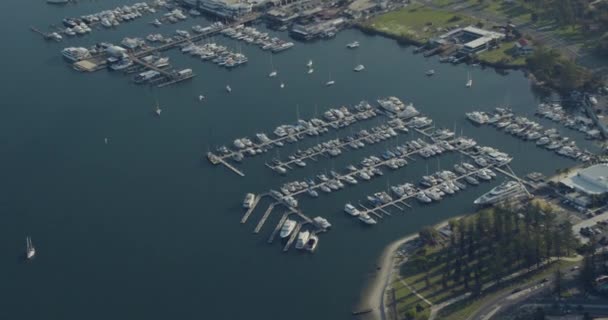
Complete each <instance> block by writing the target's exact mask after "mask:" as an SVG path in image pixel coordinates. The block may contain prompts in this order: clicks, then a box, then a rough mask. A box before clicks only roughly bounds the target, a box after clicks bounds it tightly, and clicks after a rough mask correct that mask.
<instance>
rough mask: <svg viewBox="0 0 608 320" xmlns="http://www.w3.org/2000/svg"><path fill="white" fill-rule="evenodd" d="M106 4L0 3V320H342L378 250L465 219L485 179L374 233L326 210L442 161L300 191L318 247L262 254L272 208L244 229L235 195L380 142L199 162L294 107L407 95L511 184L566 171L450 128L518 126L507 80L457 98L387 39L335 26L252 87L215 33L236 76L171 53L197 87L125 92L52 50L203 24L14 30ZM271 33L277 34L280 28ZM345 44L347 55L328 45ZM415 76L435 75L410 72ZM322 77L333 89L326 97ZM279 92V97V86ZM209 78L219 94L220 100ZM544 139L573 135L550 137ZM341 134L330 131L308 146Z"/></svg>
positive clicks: (519, 99) (457, 73) (489, 79)
mask: <svg viewBox="0 0 608 320" xmlns="http://www.w3.org/2000/svg"><path fill="white" fill-rule="evenodd" d="M120 3H123V1H117V0H112V1H83V2H81V3H80V4H78V5H71V6H67V7H59V8H57V7H50V6H47V5H46V4H44V1H36V2H32V1H17V0H8V1H3V2H0V12H3V13H4V14H3V19H0V21H1V22H0V23H2V24H3V25H2V29H3V30H4V33H3V35H4V39H5V47H4V49H3V50H2V61H4V62H5V63H4V64H3V66H4V68H3V71H4V76H3V77H2V80H1V81H2V83H1V85H2V89H1V90H0V96H1V100H0V101H2V109H3V112H2V116H1V117H0V147H1V148H0V150H1V153H0V156H1V157H2V161H1V163H2V166H0V179H1V183H0V186H1V187H0V188H1V189H0V271H1V274H2V277H1V278H0V279H1V280H0V281H1V283H2V285H1V286H0V317H1V318H6V319H42V318H46V319H66V320H67V319H82V318H86V319H108V318H112V319H168V318H174V319H177V318H179V319H201V318H205V319H245V318H249V319H279V318H283V317H285V315H289V318H290V319H294V320H296V319H311V318H314V319H349V318H350V316H349V314H350V311H351V307H352V306H353V304H354V303H355V302H356V299H357V297H358V296H359V290H360V289H361V286H362V285H363V282H364V280H365V278H366V275H367V274H368V272H369V271H370V270H372V269H373V268H374V265H373V263H374V259H375V257H376V256H377V255H378V254H379V252H380V250H381V248H382V247H383V246H384V245H386V244H387V243H388V242H390V241H391V240H394V239H396V238H398V237H400V236H403V235H405V234H408V233H411V232H415V231H416V230H417V229H419V228H420V227H421V226H423V225H427V224H431V223H435V222H438V221H440V220H443V219H445V218H447V217H450V216H455V215H459V214H462V213H466V212H470V211H471V210H472V200H473V199H474V198H475V197H477V196H479V195H480V194H482V193H484V192H486V191H487V190H488V189H489V188H490V187H491V186H493V185H495V184H497V183H499V182H500V180H501V179H499V180H498V181H495V182H493V183H492V184H486V185H484V186H481V187H477V188H469V189H467V190H466V191H465V192H463V193H461V194H459V195H458V196H456V197H452V198H450V199H447V200H445V201H443V202H442V203H440V204H437V205H431V206H427V207H421V206H418V205H416V204H415V205H414V207H413V209H411V210H408V211H407V212H406V213H395V214H394V215H393V216H392V217H391V218H388V219H385V220H383V221H382V222H381V223H379V224H378V225H377V226H375V227H374V228H363V227H362V226H361V225H360V223H358V221H354V220H353V219H350V218H348V217H347V216H346V215H345V214H344V213H343V212H342V208H343V206H344V203H346V202H349V201H351V202H357V201H358V200H362V199H364V198H365V195H367V194H369V193H371V192H376V191H379V190H381V189H384V188H386V186H387V184H389V183H390V184H392V183H397V182H406V181H416V180H417V179H419V177H420V176H422V175H424V174H425V173H426V172H427V170H428V171H429V172H432V171H435V170H436V169H437V168H438V167H448V166H451V165H452V164H453V163H454V162H456V161H459V160H460V156H458V155H447V156H442V157H441V158H440V160H437V159H432V160H429V161H426V162H425V161H423V160H421V159H419V160H417V161H415V162H413V163H411V164H410V165H408V166H407V167H405V168H403V169H401V170H399V171H397V172H394V173H390V174H388V171H387V174H386V175H385V177H384V178H381V179H376V180H373V181H372V182H370V183H365V184H360V185H358V186H357V187H350V188H348V189H347V190H344V191H340V192H337V193H333V194H331V195H330V196H324V195H322V196H321V197H320V198H319V199H317V200H309V199H305V197H302V198H301V201H300V202H301V203H302V207H303V210H304V211H305V212H306V213H307V214H309V215H310V216H316V215H322V216H325V217H327V218H328V219H329V220H330V221H331V222H332V223H333V225H334V229H333V230H332V231H331V232H329V233H327V234H323V235H322V236H321V240H320V244H319V247H318V250H317V252H316V253H315V254H314V255H309V254H298V253H296V252H295V250H292V251H290V252H289V253H287V254H284V253H282V250H281V249H282V246H281V245H280V244H278V243H275V244H273V245H268V244H267V243H266V240H267V238H268V235H269V234H270V232H271V231H272V228H273V227H274V225H275V224H276V222H277V221H278V220H279V217H280V213H281V212H280V210H276V211H275V212H274V213H273V215H271V217H270V219H269V220H268V222H267V223H266V225H265V227H264V229H262V232H261V233H260V234H259V235H254V234H253V233H252V231H253V228H254V226H255V224H256V223H257V221H258V220H259V218H260V217H261V215H262V213H263V211H264V210H265V208H266V203H262V205H261V206H260V207H259V208H258V210H256V212H254V214H253V215H252V217H251V218H250V221H249V223H247V224H245V225H241V224H239V220H240V218H241V215H242V213H243V211H242V209H241V202H242V199H243V196H244V194H245V193H246V192H255V193H261V192H265V191H267V190H268V189H269V188H276V187H277V186H278V185H280V184H282V183H284V182H286V181H290V180H293V179H300V178H304V177H308V176H311V175H313V174H316V173H318V172H320V171H323V170H329V169H331V168H336V169H341V168H344V167H345V166H346V165H347V164H349V163H351V162H358V161H360V160H361V159H362V157H364V156H365V155H368V154H371V153H374V152H376V153H377V152H380V151H381V150H383V149H384V148H386V147H387V146H390V145H394V144H395V142H396V140H392V141H389V142H385V143H384V144H381V145H376V146H372V147H370V148H365V149H364V150H359V151H349V152H347V153H345V154H344V155H342V156H340V157H339V158H336V159H335V160H332V161H329V160H324V161H321V162H319V163H318V164H314V165H313V164H312V163H311V164H310V165H309V166H308V167H307V168H305V169H300V170H297V171H294V172H292V173H291V174H290V175H289V176H287V177H278V176H276V175H275V174H273V173H272V172H271V171H270V170H268V169H267V168H265V167H264V165H263V163H264V162H265V161H269V160H270V158H271V157H272V156H273V155H274V154H272V155H265V156H262V157H258V158H255V159H250V160H248V161H246V163H245V164H243V165H242V166H241V168H242V169H243V170H244V171H245V173H246V175H247V176H246V177H245V178H240V177H238V176H236V175H234V174H233V173H230V172H229V171H227V170H225V169H223V168H220V167H212V166H211V165H209V164H208V163H207V162H206V161H201V157H202V155H203V154H204V153H205V152H206V151H207V148H209V147H214V146H218V145H221V144H229V143H230V142H231V141H232V140H233V139H235V138H237V137H241V136H246V135H249V136H253V134H255V133H256V132H271V131H272V129H273V128H274V127H276V126H277V125H279V124H282V123H289V122H293V121H294V120H295V119H296V109H299V113H300V116H301V117H302V118H309V117H312V116H313V115H314V113H315V110H318V112H322V111H324V110H326V109H328V108H330V107H337V106H341V105H350V104H353V103H356V102H358V101H360V100H362V99H367V100H369V101H374V100H375V99H377V98H379V97H383V96H387V95H395V96H398V97H400V98H402V99H403V100H405V101H413V102H414V103H415V104H416V106H417V107H418V108H419V109H420V110H421V111H423V112H424V113H426V114H428V115H429V116H431V117H432V118H433V119H434V120H435V122H436V124H437V125H438V126H444V127H449V128H454V127H456V130H457V131H458V132H459V133H460V132H463V133H464V134H465V135H469V136H472V137H474V138H476V139H477V140H478V141H479V143H480V144H488V145H493V146H496V147H498V148H500V149H501V150H503V151H506V152H509V153H510V154H512V155H514V156H515V160H514V161H513V163H512V167H513V168H514V170H515V171H516V172H517V173H520V174H524V173H527V172H530V171H540V172H543V173H545V174H551V173H553V172H554V171H555V169H556V168H562V167H566V166H570V165H572V164H573V162H571V161H569V160H566V159H564V158H561V157H558V156H556V155H554V154H553V153H551V152H548V151H546V150H541V149H538V148H536V147H535V146H534V145H533V144H531V143H524V142H521V141H519V140H516V139H515V138H513V137H511V136H506V135H504V134H503V133H501V132H498V131H496V130H495V129H494V128H490V127H481V128H476V127H473V126H471V125H470V124H469V123H468V122H467V121H466V120H465V118H464V112H466V111H469V110H473V109H481V110H491V109H493V108H494V107H495V106H497V105H499V104H502V103H504V102H505V101H508V103H509V104H510V105H511V106H512V107H513V109H514V110H515V111H516V112H518V113H520V114H528V115H530V116H531V115H532V113H533V111H534V109H535V107H536V105H537V103H538V100H537V99H536V98H535V97H534V96H533V94H532V93H531V91H530V88H529V83H528V81H527V80H526V79H525V78H524V76H523V75H522V74H521V73H519V72H513V73H511V74H510V75H508V76H501V75H499V74H497V73H495V72H494V71H491V70H481V69H471V70H472V74H473V79H474V86H473V88H471V89H466V88H465V87H464V83H465V82H466V73H467V67H466V66H451V65H440V64H439V63H438V62H437V60H436V59H434V58H431V59H425V58H423V57H422V56H420V55H413V54H412V53H411V48H405V47H400V46H398V45H397V44H396V43H395V42H394V41H391V40H387V39H384V38H381V37H369V36H365V35H362V34H361V33H359V32H357V31H353V30H348V31H344V32H342V33H340V34H339V35H338V36H337V37H336V38H335V39H333V40H331V41H326V42H325V41H324V42H315V43H310V44H304V43H297V44H296V46H295V47H294V48H293V49H291V50H289V51H287V52H284V53H281V54H278V55H275V56H274V59H273V63H274V66H275V67H276V68H277V69H278V71H279V76H278V77H277V78H275V79H269V78H267V77H266V75H267V74H268V72H269V71H270V57H269V54H268V53H267V52H263V51H261V50H260V49H259V48H257V47H254V46H247V45H244V44H241V45H239V43H238V42H235V41H232V40H228V39H226V38H223V37H221V36H218V37H216V39H215V40H216V41H217V42H220V43H223V44H226V45H229V46H231V47H232V48H233V49H234V50H238V49H240V50H242V51H243V53H245V54H246V55H247V56H248V57H249V63H248V64H247V65H246V66H245V67H240V68H237V69H236V70H233V71H226V70H225V69H221V68H219V67H217V66H215V65H213V64H211V63H205V62H201V61H199V60H196V59H194V58H191V57H190V56H184V55H182V54H181V53H179V52H178V51H177V50H173V51H170V52H168V53H167V55H169V56H170V57H171V59H172V64H173V65H174V66H175V67H176V68H186V67H191V68H193V69H194V71H195V73H197V74H198V76H197V77H196V78H195V79H193V80H192V81H190V82H186V83H182V84H179V85H176V86H171V87H167V88H164V89H151V88H148V87H143V86H136V85H134V84H132V83H131V82H130V80H129V78H128V77H125V76H123V75H121V74H117V73H110V72H107V71H105V70H102V71H98V72H96V73H93V74H82V73H78V72H76V71H74V70H72V69H71V68H70V67H69V66H68V65H67V64H66V63H65V61H64V60H63V59H62V58H61V55H60V53H59V51H60V50H61V49H62V48H63V47H65V46H69V45H77V44H78V45H79V44H82V45H87V46H90V45H92V44H94V43H96V42H100V41H114V42H118V41H120V39H122V37H124V36H142V37H143V36H145V35H147V34H148V33H152V32H158V31H160V32H164V33H165V34H167V33H170V32H172V31H173V30H175V29H177V28H180V29H188V28H189V27H190V26H192V25H193V24H195V23H200V24H203V25H205V24H207V23H208V22H206V21H205V20H203V19H202V18H201V19H189V20H188V21H186V22H182V23H180V24H177V25H170V26H165V27H163V28H161V29H160V30H157V29H155V28H153V27H152V26H150V25H148V22H149V21H151V20H152V18H151V17H144V18H142V19H140V20H138V21H136V22H132V23H128V24H123V25H121V26H120V27H119V28H118V29H117V30H95V31H94V32H93V34H92V35H90V36H87V37H82V38H77V39H71V40H69V41H64V42H62V43H54V42H44V41H43V40H42V39H41V38H40V37H39V36H38V35H37V34H34V33H33V32H31V31H29V30H28V27H29V26H30V25H36V26H38V27H41V28H45V27H46V26H48V25H49V24H58V23H60V21H61V19H62V18H63V17H65V16H75V15H79V14H83V13H89V12H95V11H99V10H102V9H107V8H112V7H114V6H116V5H117V4H120ZM260 28H261V26H260ZM279 36H280V37H282V38H284V39H287V35H286V34H284V33H282V34H279ZM353 40H359V41H360V42H361V47H360V48H359V49H357V50H347V49H345V44H346V43H348V42H350V41H353ZM308 59H312V60H314V63H315V73H314V74H312V75H308V74H306V68H305V64H306V62H307V61H308ZM358 63H363V64H365V66H366V68H367V69H366V71H365V72H362V73H360V74H356V73H354V72H353V71H352V68H353V67H354V66H355V65H356V64H358ZM431 68H434V69H435V70H436V71H437V75H436V76H435V77H432V78H427V77H425V76H424V72H425V71H426V70H427V69H431ZM330 75H331V78H332V79H333V80H335V81H336V85H335V86H333V87H331V88H326V87H325V86H324V83H325V82H326V81H327V80H328V78H329V77H330ZM280 81H283V82H285V84H286V88H284V89H282V90H281V89H279V83H280ZM226 84H230V85H231V86H232V88H233V92H232V94H230V95H228V94H226V92H225V90H224V87H225V85H226ZM199 94H205V95H206V97H207V101H206V102H205V103H200V102H198V99H197V97H198V95H199ZM156 100H158V101H159V103H160V104H161V105H162V107H163V113H162V117H160V118H155V117H153V116H152V115H151V113H152V110H153V106H154V104H155V101H156ZM376 121H377V120H376ZM372 123H374V122H373V121H372V122H369V125H372ZM546 124H548V123H546ZM366 125H367V124H366ZM561 131H562V132H564V133H566V132H567V133H568V134H569V135H572V136H575V137H578V138H581V136H580V135H578V134H576V133H575V132H573V131H569V130H568V129H565V128H564V129H561ZM348 133H349V132H348V130H345V131H343V132H339V133H337V134H336V133H332V134H331V135H330V136H326V137H323V138H322V139H321V140H324V139H329V138H333V137H335V136H336V135H337V136H343V135H345V134H348ZM410 136H411V137H416V135H415V134H413V133H411V134H410ZM105 137H107V138H108V139H109V143H108V144H107V145H106V144H104V138H105ZM411 137H408V136H403V137H401V138H400V141H401V142H405V140H406V139H409V138H411ZM313 143H315V140H314V139H309V140H307V141H304V142H302V143H301V144H300V145H299V146H295V145H292V146H289V147H287V148H284V149H282V150H281V154H282V155H283V156H284V157H285V156H287V155H288V154H289V153H291V152H293V151H294V150H295V148H297V147H301V148H303V147H306V146H308V145H310V144H313ZM581 143H585V142H584V141H582V142H581ZM27 235H30V236H32V238H33V242H34V244H35V245H36V247H37V249H38V255H37V257H36V259H35V261H33V262H31V263H24V262H22V260H21V255H22V253H23V250H24V246H25V237H26V236H27Z"/></svg>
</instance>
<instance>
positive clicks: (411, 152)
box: [290, 144, 432, 196]
mask: <svg viewBox="0 0 608 320" xmlns="http://www.w3.org/2000/svg"><path fill="white" fill-rule="evenodd" d="M430 145H432V144H430ZM420 150H421V149H416V150H413V151H410V152H408V153H406V154H403V155H401V156H400V157H399V158H402V159H405V158H409V156H411V155H414V154H417V153H420ZM395 159H396V158H391V159H388V160H382V161H380V162H378V163H376V164H373V165H371V166H366V167H363V168H361V169H358V170H356V171H352V172H349V173H346V174H339V175H338V176H337V177H336V178H333V179H330V180H335V179H339V180H342V179H343V178H345V177H347V176H352V177H353V178H356V175H357V174H358V173H360V172H361V171H362V170H363V169H366V170H367V169H374V168H377V167H380V166H383V165H386V164H387V163H389V162H390V161H394V160H395ZM395 170H398V169H395ZM323 184H326V182H324V181H322V182H320V183H317V184H315V185H313V186H309V187H308V189H317V188H319V187H320V186H321V185H323ZM304 192H307V189H302V190H298V191H296V192H293V193H291V194H290V196H297V195H300V194H302V193H304Z"/></svg>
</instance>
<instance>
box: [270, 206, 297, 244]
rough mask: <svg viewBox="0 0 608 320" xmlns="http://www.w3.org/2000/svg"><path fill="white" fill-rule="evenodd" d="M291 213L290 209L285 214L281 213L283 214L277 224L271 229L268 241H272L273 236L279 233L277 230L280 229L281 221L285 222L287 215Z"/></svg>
mask: <svg viewBox="0 0 608 320" xmlns="http://www.w3.org/2000/svg"><path fill="white" fill-rule="evenodd" d="M291 213H292V212H291V211H290V212H286V213H285V214H283V216H282V217H281V220H280V221H279V223H277V226H276V227H275V228H274V231H272V234H271V235H270V237H269V238H268V243H272V242H273V241H274V237H276V235H277V233H279V230H281V227H282V226H283V223H285V220H287V217H289V215H290V214H291Z"/></svg>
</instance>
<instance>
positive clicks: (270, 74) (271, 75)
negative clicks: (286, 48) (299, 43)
mask: <svg viewBox="0 0 608 320" xmlns="http://www.w3.org/2000/svg"><path fill="white" fill-rule="evenodd" d="M277 74H278V72H277V70H275V68H274V64H273V63H272V54H270V73H269V74H268V77H270V78H274V77H276V76H277Z"/></svg>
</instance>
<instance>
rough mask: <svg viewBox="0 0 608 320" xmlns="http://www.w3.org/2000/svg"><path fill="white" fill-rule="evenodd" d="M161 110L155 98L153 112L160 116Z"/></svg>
mask: <svg viewBox="0 0 608 320" xmlns="http://www.w3.org/2000/svg"><path fill="white" fill-rule="evenodd" d="M161 112H163V110H162V109H161V108H160V105H159V104H158V100H156V109H155V110H154V113H155V114H156V115H157V116H158V117H160V113H161Z"/></svg>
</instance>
